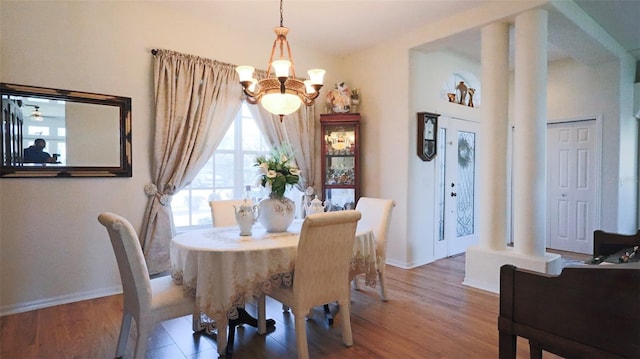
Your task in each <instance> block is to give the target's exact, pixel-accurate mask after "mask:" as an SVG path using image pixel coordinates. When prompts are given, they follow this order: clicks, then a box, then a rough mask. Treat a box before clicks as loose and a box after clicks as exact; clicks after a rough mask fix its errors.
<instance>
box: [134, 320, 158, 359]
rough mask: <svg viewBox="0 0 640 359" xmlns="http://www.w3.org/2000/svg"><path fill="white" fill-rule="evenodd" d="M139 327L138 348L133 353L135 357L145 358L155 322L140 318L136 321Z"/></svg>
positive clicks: (137, 358) (138, 358)
mask: <svg viewBox="0 0 640 359" xmlns="http://www.w3.org/2000/svg"><path fill="white" fill-rule="evenodd" d="M136 326H137V327H138V339H137V340H136V349H135V352H134V354H133V358H134V359H144V357H145V354H146V352H147V344H148V343H149V336H150V335H151V330H152V329H153V323H152V322H151V321H149V320H144V319H141V320H138V321H137V322H136Z"/></svg>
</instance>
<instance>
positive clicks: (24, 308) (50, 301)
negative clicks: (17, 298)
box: [0, 286, 122, 317]
mask: <svg viewBox="0 0 640 359" xmlns="http://www.w3.org/2000/svg"><path fill="white" fill-rule="evenodd" d="M121 293H122V287H121V286H114V287H111V288H102V289H99V290H95V291H89V292H80V293H73V294H67V295H61V296H59V297H52V298H45V299H39V300H35V301H32V302H23V303H17V304H11V305H3V306H0V317H3V316H5V315H10V314H17V313H24V312H29V311H32V310H36V309H42V308H48V307H53V306H56V305H61V304H68V303H74V302H80V301H83V300H88V299H94V298H100V297H106V296H110V295H116V294H121Z"/></svg>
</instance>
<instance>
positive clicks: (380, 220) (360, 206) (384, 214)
mask: <svg viewBox="0 0 640 359" xmlns="http://www.w3.org/2000/svg"><path fill="white" fill-rule="evenodd" d="M395 205H396V203H395V201H393V200H390V199H383V198H371V197H360V199H359V200H358V203H357V204H356V210H357V211H360V213H362V219H361V220H360V223H359V224H358V226H359V227H360V228H370V229H371V230H372V231H373V235H374V237H375V239H376V256H377V257H378V258H376V262H377V263H378V266H377V272H378V281H379V282H380V299H382V301H385V302H386V301H387V287H386V282H387V277H386V275H385V263H386V261H387V237H388V234H389V223H390V222H391V212H392V210H393V207H395ZM353 286H354V288H356V289H358V288H359V285H358V277H357V276H356V277H354V278H353Z"/></svg>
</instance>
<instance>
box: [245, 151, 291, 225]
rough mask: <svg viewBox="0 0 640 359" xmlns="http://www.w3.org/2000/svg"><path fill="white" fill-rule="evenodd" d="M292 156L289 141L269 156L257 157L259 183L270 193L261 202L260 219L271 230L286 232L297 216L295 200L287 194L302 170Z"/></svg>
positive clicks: (256, 165) (259, 205)
mask: <svg viewBox="0 0 640 359" xmlns="http://www.w3.org/2000/svg"><path fill="white" fill-rule="evenodd" d="M292 159H293V153H292V151H291V147H290V146H289V145H287V144H283V145H281V146H278V147H276V148H274V149H273V150H272V151H271V154H270V155H269V156H258V157H256V162H255V164H254V166H255V167H258V171H259V175H258V178H257V181H258V184H259V185H260V186H262V187H264V188H265V189H266V191H267V192H268V193H269V197H268V198H265V199H263V200H262V201H260V203H259V204H258V207H259V210H260V217H258V221H259V222H260V223H261V224H262V225H263V226H264V228H266V230H267V232H285V231H286V230H287V228H289V226H290V225H291V222H293V219H294V217H295V213H296V206H295V202H293V201H292V200H291V199H289V198H287V197H285V196H284V192H285V190H286V187H287V185H289V186H293V185H294V184H296V183H298V181H299V180H300V170H299V169H298V167H297V166H296V165H295V163H294V162H293V160H292Z"/></svg>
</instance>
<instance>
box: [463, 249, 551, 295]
mask: <svg viewBox="0 0 640 359" xmlns="http://www.w3.org/2000/svg"><path fill="white" fill-rule="evenodd" d="M465 258H466V263H465V277H464V281H463V282H462V284H464V285H468V286H470V287H474V288H478V289H482V290H486V291H489V292H494V293H499V292H500V267H502V266H503V265H505V264H511V265H514V266H516V267H518V268H524V269H528V270H532V271H536V272H540V273H547V274H551V275H558V274H560V272H561V271H562V257H561V256H560V255H559V254H555V253H545V255H544V257H534V256H528V255H523V254H520V253H516V252H514V251H513V248H510V247H507V248H505V249H503V250H495V249H490V248H484V247H479V246H473V247H469V248H467V253H466V255H465Z"/></svg>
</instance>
